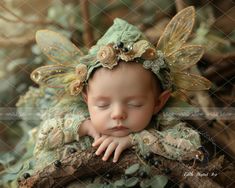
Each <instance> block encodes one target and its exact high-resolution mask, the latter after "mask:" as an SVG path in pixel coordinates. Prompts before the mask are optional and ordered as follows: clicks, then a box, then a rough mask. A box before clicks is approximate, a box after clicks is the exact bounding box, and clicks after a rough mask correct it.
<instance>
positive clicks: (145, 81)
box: [86, 63, 159, 136]
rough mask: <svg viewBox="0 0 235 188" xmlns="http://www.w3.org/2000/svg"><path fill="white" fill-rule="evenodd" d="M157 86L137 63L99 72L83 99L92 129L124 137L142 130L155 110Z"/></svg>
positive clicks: (101, 69)
mask: <svg viewBox="0 0 235 188" xmlns="http://www.w3.org/2000/svg"><path fill="white" fill-rule="evenodd" d="M158 90H159V89H157V87H156V83H155V82H154V79H153V75H152V73H151V72H150V71H148V70H146V69H144V68H143V66H142V65H141V64H137V63H120V65H118V66H117V67H116V68H114V69H112V70H109V69H107V68H100V69H98V70H97V71H96V72H95V73H94V75H93V77H92V79H90V80H89V83H88V88H87V94H86V100H87V105H88V109H89V113H90V118H91V122H92V124H93V125H94V127H95V129H96V130H97V131H98V132H99V133H101V134H106V135H111V136H127V135H128V134H129V133H131V132H138V131H140V130H142V129H144V128H145V127H146V126H147V125H148V123H149V122H150V120H151V117H152V115H153V114H154V113H155V112H156V110H157V102H158V100H157V96H158V95H159V91H158Z"/></svg>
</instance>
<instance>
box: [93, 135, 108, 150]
mask: <svg viewBox="0 0 235 188" xmlns="http://www.w3.org/2000/svg"><path fill="white" fill-rule="evenodd" d="M106 138H107V136H106V135H103V136H101V137H99V138H98V139H95V141H94V142H93V144H92V146H93V147H95V146H98V145H100V144H101V143H102V142H103V141H104V140H105V139H106Z"/></svg>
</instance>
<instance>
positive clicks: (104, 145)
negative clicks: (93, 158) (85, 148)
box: [95, 138, 112, 155]
mask: <svg viewBox="0 0 235 188" xmlns="http://www.w3.org/2000/svg"><path fill="white" fill-rule="evenodd" d="M111 142H112V139H109V138H107V139H106V140H104V141H103V142H102V144H100V146H99V148H98V149H97V150H96V152H95V154H96V155H100V154H101V153H102V152H103V151H104V150H106V148H107V147H108V146H109V144H110V143H111Z"/></svg>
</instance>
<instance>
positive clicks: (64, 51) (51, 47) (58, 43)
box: [36, 30, 82, 65]
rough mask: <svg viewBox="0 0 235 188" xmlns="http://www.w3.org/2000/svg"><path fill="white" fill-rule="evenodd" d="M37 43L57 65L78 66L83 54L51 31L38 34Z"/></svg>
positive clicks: (42, 31) (62, 37)
mask: <svg viewBox="0 0 235 188" xmlns="http://www.w3.org/2000/svg"><path fill="white" fill-rule="evenodd" d="M36 41H37V44H38V45H39V47H40V49H41V50H42V52H43V53H44V54H45V55H46V56H47V57H48V58H49V59H50V60H51V61H53V62H55V63H57V64H67V65H69V64H76V63H78V62H77V59H78V57H80V56H81V55H82V52H81V51H80V50H79V49H78V48H77V47H76V46H75V45H74V44H73V43H72V42H71V41H69V40H68V39H67V38H66V37H64V36H63V35H61V34H59V33H56V32H54V31H50V30H39V31H37V32H36Z"/></svg>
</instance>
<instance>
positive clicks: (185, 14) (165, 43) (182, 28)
mask: <svg viewBox="0 0 235 188" xmlns="http://www.w3.org/2000/svg"><path fill="white" fill-rule="evenodd" d="M194 17H195V10H194V8H193V7H192V6H190V7H188V8H185V9H183V10H182V11H180V12H179V13H178V14H176V15H175V16H174V17H173V18H172V20H171V21H170V22H169V24H168V25H167V26H166V28H165V30H164V32H163V34H162V35H161V37H160V39H159V41H158V44H157V49H159V50H161V51H162V52H163V53H164V54H165V55H168V54H170V53H173V52H175V51H176V50H178V49H179V48H180V47H181V46H182V45H183V44H184V43H185V41H186V40H187V39H188V37H189V35H190V33H191V30H192V28H193V25H194Z"/></svg>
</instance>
